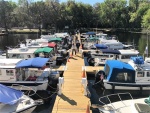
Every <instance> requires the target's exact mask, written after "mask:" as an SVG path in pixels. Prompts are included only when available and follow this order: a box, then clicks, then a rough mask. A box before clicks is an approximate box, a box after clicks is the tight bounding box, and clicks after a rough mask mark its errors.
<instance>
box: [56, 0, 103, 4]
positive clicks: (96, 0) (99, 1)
mask: <svg viewBox="0 0 150 113" xmlns="http://www.w3.org/2000/svg"><path fill="white" fill-rule="evenodd" d="M59 1H60V2H66V1H67V0H59ZM75 1H76V2H82V3H88V4H91V5H94V4H95V3H97V2H98V3H102V2H104V0H75Z"/></svg>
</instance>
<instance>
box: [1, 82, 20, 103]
mask: <svg viewBox="0 0 150 113" xmlns="http://www.w3.org/2000/svg"><path fill="white" fill-rule="evenodd" d="M22 95H23V92H21V91H19V90H16V89H13V88H10V87H7V86H4V85H2V84H0V102H2V103H4V104H10V105H13V104H15V103H16V102H17V101H18V100H19V99H20V97H22Z"/></svg>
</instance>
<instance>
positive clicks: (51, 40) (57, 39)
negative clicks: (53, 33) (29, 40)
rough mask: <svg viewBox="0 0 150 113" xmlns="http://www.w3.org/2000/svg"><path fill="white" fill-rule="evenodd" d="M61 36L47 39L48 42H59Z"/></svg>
mask: <svg viewBox="0 0 150 113" xmlns="http://www.w3.org/2000/svg"><path fill="white" fill-rule="evenodd" d="M61 41H62V38H59V37H56V38H51V39H49V40H48V42H61Z"/></svg>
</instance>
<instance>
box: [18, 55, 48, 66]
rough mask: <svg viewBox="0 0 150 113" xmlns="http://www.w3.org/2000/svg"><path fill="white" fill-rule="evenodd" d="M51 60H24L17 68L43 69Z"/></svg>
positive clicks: (39, 58)
mask: <svg viewBox="0 0 150 113" xmlns="http://www.w3.org/2000/svg"><path fill="white" fill-rule="evenodd" d="M49 59H50V58H41V57H36V58H30V59H27V60H22V61H21V62H19V63H18V64H17V65H16V68H41V67H43V66H44V65H45V64H46V63H47V61H48V60H49Z"/></svg>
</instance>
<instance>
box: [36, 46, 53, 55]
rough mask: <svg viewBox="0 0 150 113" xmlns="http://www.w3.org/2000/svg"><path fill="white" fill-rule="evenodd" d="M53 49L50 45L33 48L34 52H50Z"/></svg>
mask: <svg viewBox="0 0 150 113" xmlns="http://www.w3.org/2000/svg"><path fill="white" fill-rule="evenodd" d="M52 50H53V48H50V47H43V48H38V49H37V50H35V52H34V53H35V54H37V53H50V52H51V51H52Z"/></svg>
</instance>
